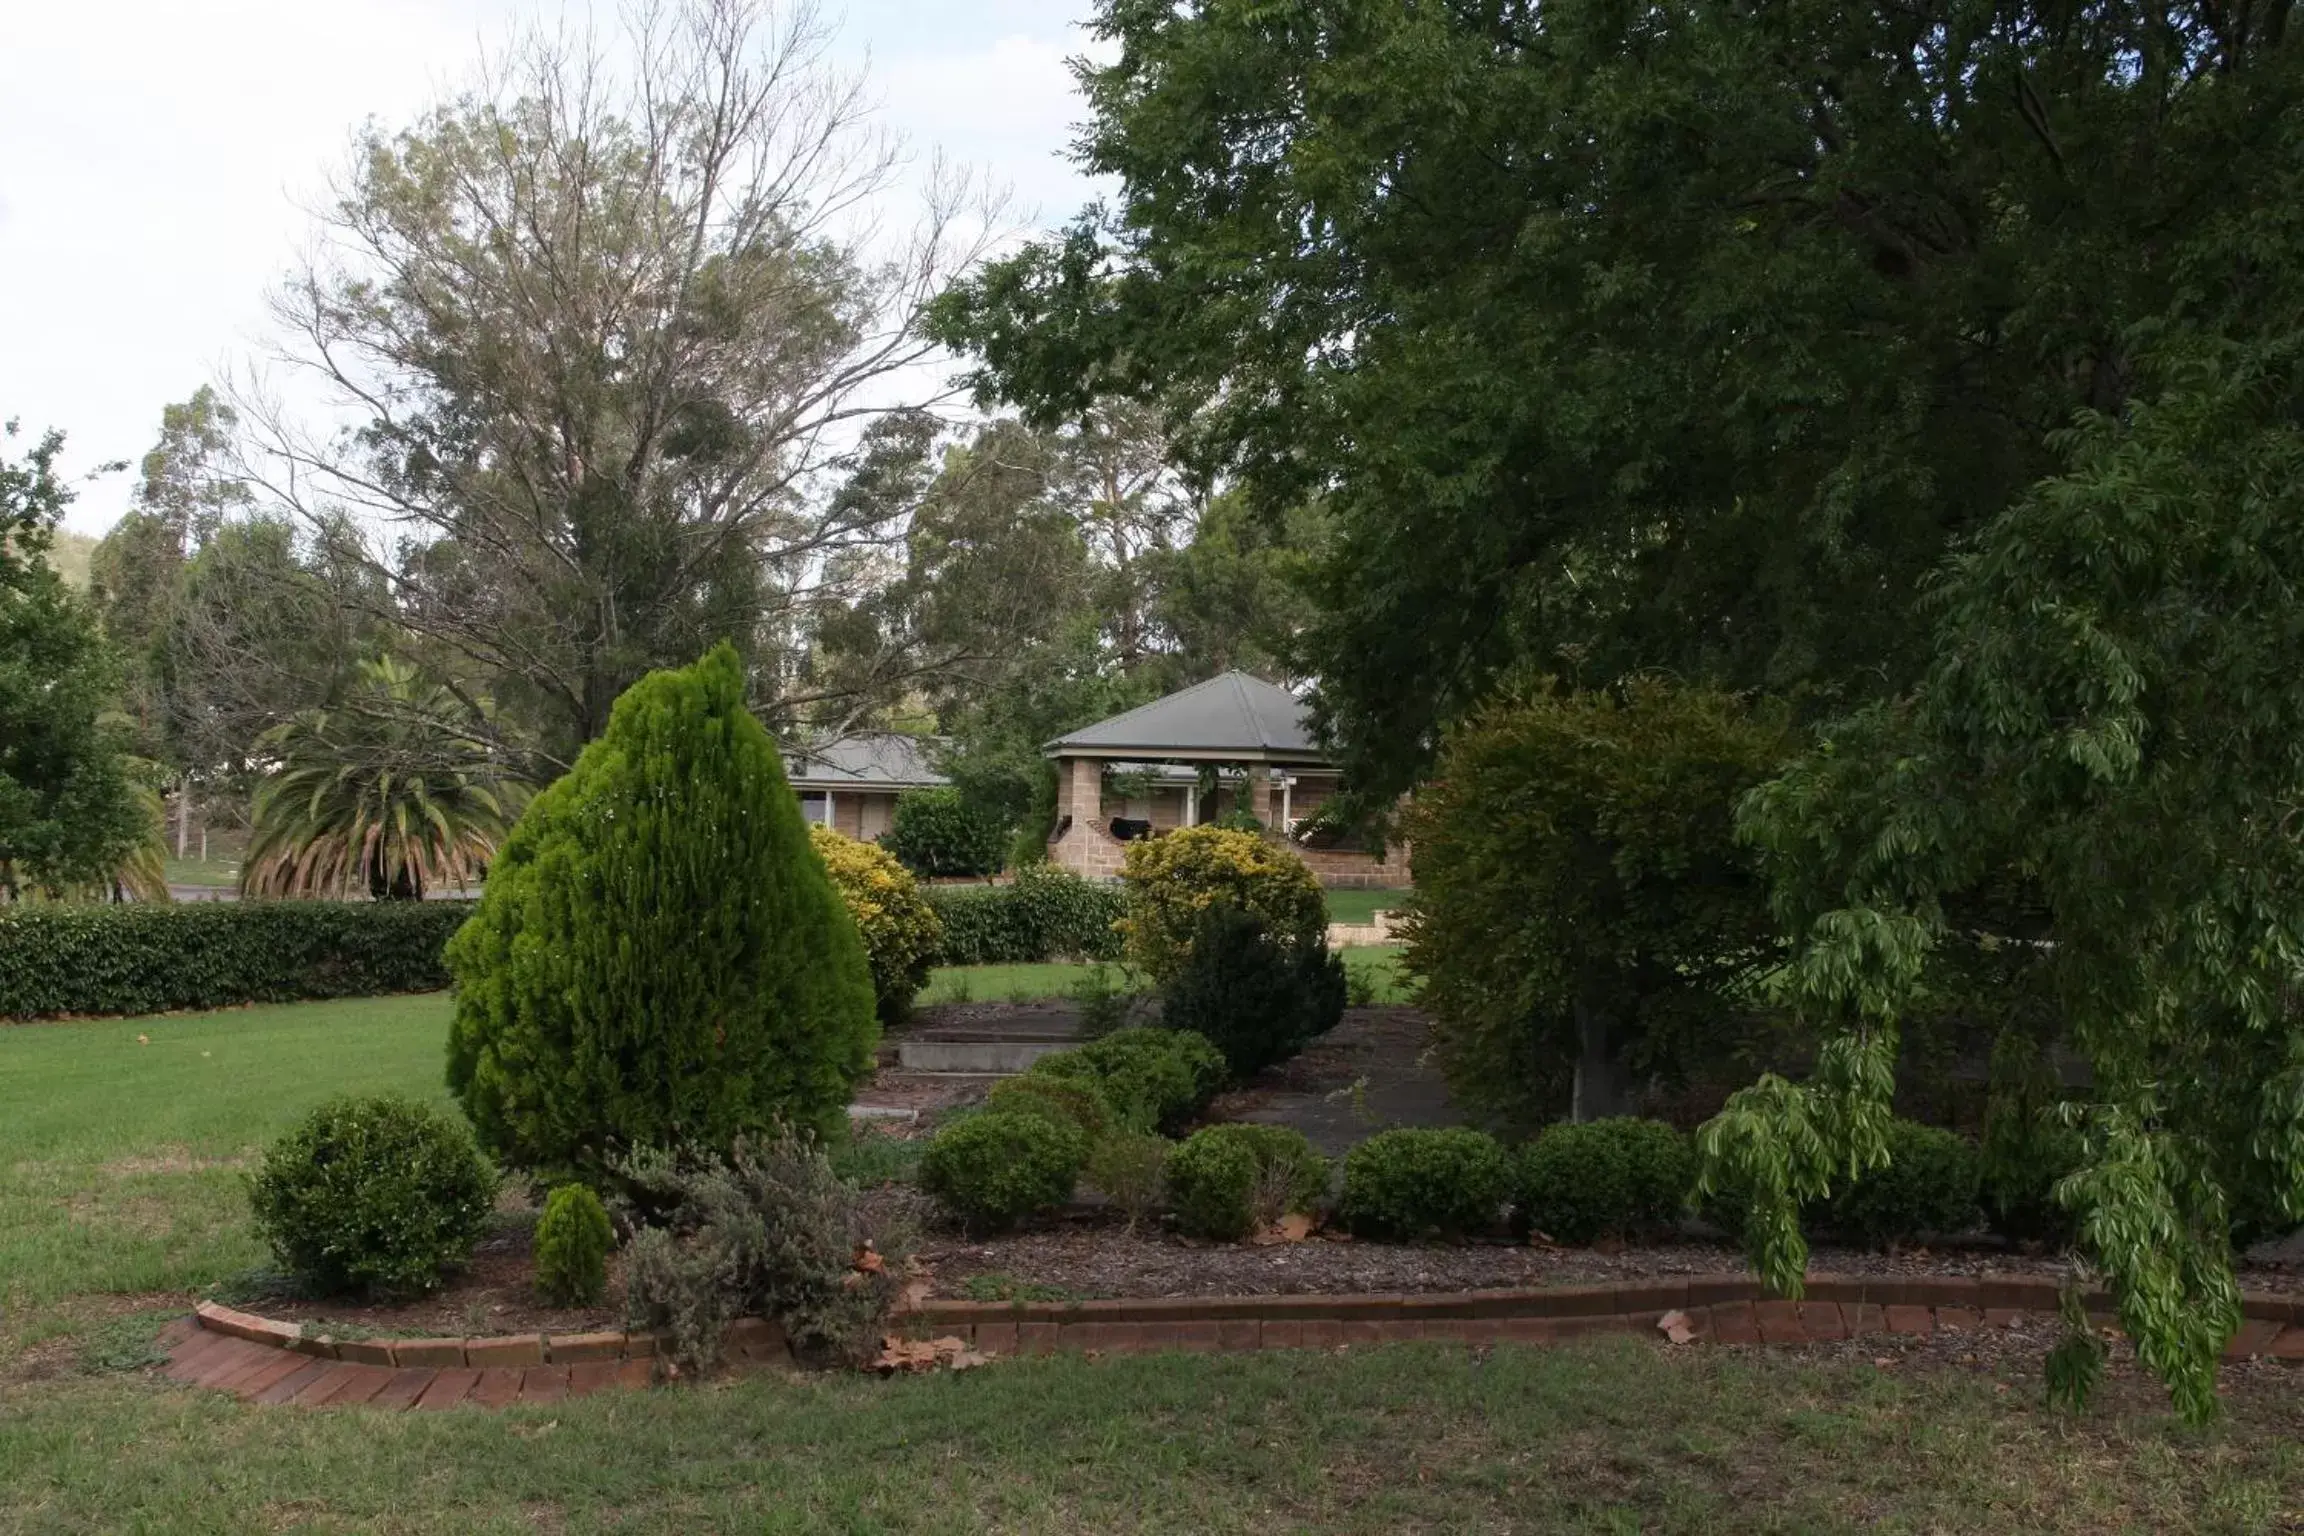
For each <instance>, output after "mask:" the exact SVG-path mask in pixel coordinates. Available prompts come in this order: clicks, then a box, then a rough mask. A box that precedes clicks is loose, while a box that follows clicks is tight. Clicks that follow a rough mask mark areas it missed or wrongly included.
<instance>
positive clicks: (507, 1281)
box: [246, 1217, 624, 1338]
mask: <svg viewBox="0 0 2304 1536" xmlns="http://www.w3.org/2000/svg"><path fill="white" fill-rule="evenodd" d="M535 1235H536V1228H535V1223H534V1220H533V1218H532V1217H531V1218H530V1219H527V1220H517V1219H515V1220H508V1221H504V1222H501V1223H500V1224H499V1225H498V1227H497V1230H495V1231H494V1232H492V1233H490V1234H489V1235H488V1236H487V1237H485V1238H483V1239H481V1241H480V1244H479V1246H478V1247H477V1248H475V1249H474V1250H473V1253H472V1263H471V1265H470V1266H469V1267H468V1268H466V1269H464V1270H462V1271H461V1272H459V1273H458V1274H456V1275H455V1276H453V1277H452V1278H451V1279H450V1280H449V1281H448V1283H447V1284H446V1285H444V1286H442V1287H441V1288H440V1289H439V1290H437V1291H435V1292H433V1293H432V1294H431V1295H429V1296H422V1297H418V1298H415V1299H413V1300H409V1301H399V1302H369V1303H361V1302H356V1301H346V1300H321V1301H315V1300H311V1299H308V1298H305V1297H299V1296H294V1295H263V1296H258V1297H252V1298H249V1300H248V1301H247V1303H246V1305H248V1306H249V1307H250V1308H251V1309H253V1310H254V1311H257V1312H260V1313H262V1314H263V1315H264V1316H266V1317H273V1318H278V1319H280V1320H281V1321H283V1322H310V1323H313V1324H316V1325H317V1324H332V1325H335V1326H336V1327H337V1328H338V1329H339V1330H340V1331H345V1332H348V1333H381V1334H395V1335H400V1336H403V1337H415V1338H438V1337H465V1336H473V1335H481V1334H499V1333H593V1332H597V1331H600V1330H603V1329H610V1328H621V1327H623V1326H624V1279H623V1266H622V1259H621V1255H611V1256H610V1257H609V1260H608V1292H607V1296H606V1298H605V1299H604V1300H603V1301H602V1303H601V1304H600V1305H599V1306H596V1307H556V1306H552V1305H550V1304H548V1303H546V1302H545V1301H544V1300H543V1299H542V1298H541V1297H539V1296H538V1295H537V1294H536V1282H535V1273H536V1270H535V1261H534V1256H533V1248H534V1242H535ZM347 1325H349V1326H348V1327H347Z"/></svg>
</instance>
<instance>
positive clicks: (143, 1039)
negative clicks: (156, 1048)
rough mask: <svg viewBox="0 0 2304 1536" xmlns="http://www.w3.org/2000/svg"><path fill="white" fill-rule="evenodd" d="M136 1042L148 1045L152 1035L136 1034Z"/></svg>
mask: <svg viewBox="0 0 2304 1536" xmlns="http://www.w3.org/2000/svg"><path fill="white" fill-rule="evenodd" d="M136 1043H137V1044H138V1045H150V1044H151V1043H152V1037H151V1036H150V1035H138V1036H137V1037H136Z"/></svg>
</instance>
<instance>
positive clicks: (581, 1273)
mask: <svg viewBox="0 0 2304 1536" xmlns="http://www.w3.org/2000/svg"><path fill="white" fill-rule="evenodd" d="M615 1246H616V1229H615V1228H613V1227H611V1226H610V1225H609V1224H608V1208H607V1207H606V1206H604V1205H602V1204H601V1203H600V1197H599V1196H598V1195H596V1194H594V1193H592V1191H591V1190H589V1189H587V1188H586V1187H585V1186H583V1185H581V1184H563V1185H561V1186H560V1187H559V1188H558V1189H556V1190H554V1191H552V1193H551V1194H550V1195H549V1196H547V1197H546V1198H545V1201H544V1214H543V1215H542V1216H541V1217H539V1218H538V1219H537V1222H536V1289H537V1290H538V1291H540V1292H542V1293H543V1295H544V1298H545V1299H546V1300H547V1301H550V1302H552V1303H554V1304H555V1305H558V1306H563V1307H589V1306H591V1305H593V1304H594V1303H596V1302H597V1301H599V1299H600V1298H601V1297H602V1296H603V1295H605V1294H607V1291H608V1251H609V1250H610V1249H612V1248H614V1247H615Z"/></svg>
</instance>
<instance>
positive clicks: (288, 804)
mask: <svg viewBox="0 0 2304 1536" xmlns="http://www.w3.org/2000/svg"><path fill="white" fill-rule="evenodd" d="M360 674H361V676H360V686H359V687H358V688H356V689H354V690H352V691H351V692H350V693H349V694H347V695H346V697H345V698H344V700H343V701H342V702H341V703H339V704H337V705H336V706H334V707H333V708H328V709H311V710H305V711H302V712H301V713H299V714H297V715H296V716H295V717H294V718H292V719H290V720H288V721H286V722H285V723H283V724H281V725H278V726H275V727H273V728H272V729H271V730H269V731H267V732H265V733H264V735H263V736H261V737H259V738H258V740H257V749H258V751H259V752H260V753H261V754H263V755H264V756H266V757H268V758H271V759H272V760H273V761H274V762H275V763H276V765H277V766H275V767H274V768H273V770H272V771H271V772H270V773H269V774H267V775H266V776H265V778H264V780H263V782H262V783H261V784H260V785H258V787H257V790H256V801H255V805H254V808H253V811H252V813H251V818H250V819H251V821H252V823H253V826H252V835H251V837H250V839H249V843H248V853H247V857H246V859H245V860H244V861H243V863H242V864H241V868H240V889H241V890H242V892H244V893H246V894H248V895H262V896H343V895H345V894H347V893H348V892H352V891H361V892H364V893H365V894H367V895H368V896H369V897H371V898H372V899H375V900H379V901H382V900H407V901H421V900H422V899H423V898H424V894H425V892H426V891H428V890H429V891H440V890H453V889H457V888H459V887H462V886H466V885H470V884H473V883H475V882H476V881H478V880H479V878H480V875H481V872H482V871H483V870H485V869H486V868H487V865H488V861H489V860H490V859H491V858H493V857H494V856H495V854H496V849H497V846H498V845H499V844H500V843H502V842H503V840H504V835H505V833H506V832H507V831H508V830H509V829H510V827H511V823H512V820H513V818H514V817H515V816H516V815H517V814H518V812H519V808H520V803H521V801H522V800H523V799H524V798H525V787H524V785H523V784H522V783H521V781H519V780H518V779H515V778H508V777H507V776H506V774H505V773H504V771H503V769H502V767H501V765H500V764H499V763H498V762H497V761H496V760H495V759H494V756H493V755H492V754H491V752H490V751H489V748H488V746H487V745H486V744H485V743H483V742H479V741H476V740H474V739H473V738H472V737H471V736H470V735H468V734H466V733H464V732H463V731H461V730H460V729H459V728H458V726H457V723H456V722H457V720H458V718H459V717H460V714H461V711H460V710H458V709H457V708H455V706H454V704H453V701H451V700H450V699H449V698H448V696H447V694H446V691H445V690H444V689H441V688H439V687H438V686H436V685H428V684H426V683H425V682H424V680H423V679H422V678H421V677H419V676H418V674H417V672H416V670H415V668H413V667H411V666H409V665H408V664H407V663H406V662H403V661H399V660H396V659H395V658H393V657H389V656H386V657H381V658H379V659H377V660H375V661H371V662H366V663H363V664H362V666H361V669H360Z"/></svg>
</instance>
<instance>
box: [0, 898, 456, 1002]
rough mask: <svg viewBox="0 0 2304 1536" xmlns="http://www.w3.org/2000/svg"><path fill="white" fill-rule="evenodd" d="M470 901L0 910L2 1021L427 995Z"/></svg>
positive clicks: (443, 976) (440, 979)
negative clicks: (243, 1004)
mask: <svg viewBox="0 0 2304 1536" xmlns="http://www.w3.org/2000/svg"><path fill="white" fill-rule="evenodd" d="M472 907H473V903H471V902H468V901H378V902H346V901H201V902H185V903H183V904H182V905H166V904H161V903H141V902H139V903H131V904H125V905H117V906H85V907H83V906H36V907H13V908H8V909H5V910H0V1018H11V1019H36V1018H47V1017H51V1016H54V1015H57V1014H129V1013H164V1012H168V1011H170V1010H172V1009H179V1008H230V1007H236V1006H238V1005H239V1004H242V1003H295V1002H305V1001H309V1000H313V999H318V998H330V997H372V996H379V995H382V994H385V993H391V992H430V991H434V990H437V989H439V988H441V987H445V986H446V985H448V970H447V965H446V962H445V961H444V960H443V959H442V958H441V951H442V949H443V948H444V947H445V946H446V944H447V942H448V937H449V935H451V934H453V933H454V932H455V931H456V930H457V929H458V928H460V927H462V926H463V923H464V920H465V919H466V918H467V917H469V916H471V914H472Z"/></svg>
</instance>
